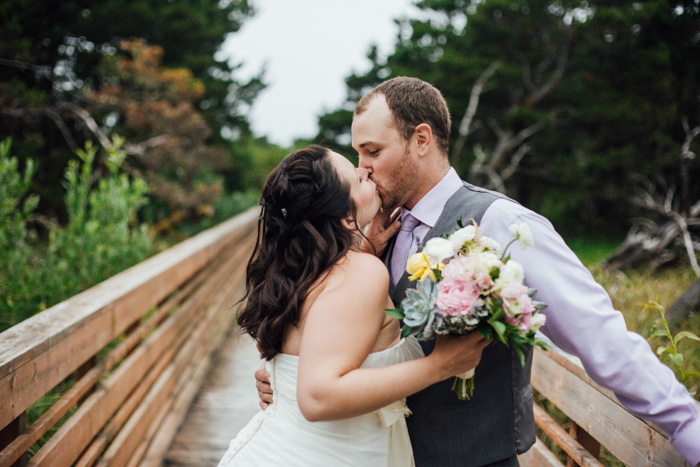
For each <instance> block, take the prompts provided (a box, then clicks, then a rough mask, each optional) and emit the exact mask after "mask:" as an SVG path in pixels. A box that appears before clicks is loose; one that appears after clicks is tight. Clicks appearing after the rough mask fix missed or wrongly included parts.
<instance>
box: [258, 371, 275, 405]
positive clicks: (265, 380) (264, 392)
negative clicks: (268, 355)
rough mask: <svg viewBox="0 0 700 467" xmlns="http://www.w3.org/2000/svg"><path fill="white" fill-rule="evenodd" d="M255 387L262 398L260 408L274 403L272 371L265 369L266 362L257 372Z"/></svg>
mask: <svg viewBox="0 0 700 467" xmlns="http://www.w3.org/2000/svg"><path fill="white" fill-rule="evenodd" d="M255 388H256V389H257V390H258V397H259V398H260V408H261V409H263V410H265V409H266V408H267V406H268V405H270V404H272V386H270V373H268V372H267V370H266V369H265V362H263V363H262V365H260V368H258V369H257V371H256V372H255Z"/></svg>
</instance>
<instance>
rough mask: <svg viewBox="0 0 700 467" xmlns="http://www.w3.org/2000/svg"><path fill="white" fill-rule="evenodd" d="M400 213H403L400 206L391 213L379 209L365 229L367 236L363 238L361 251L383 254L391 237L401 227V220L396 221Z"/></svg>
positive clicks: (376, 254)
mask: <svg viewBox="0 0 700 467" xmlns="http://www.w3.org/2000/svg"><path fill="white" fill-rule="evenodd" d="M399 213H401V209H399V208H396V209H395V210H394V212H392V213H391V215H389V214H387V213H385V212H384V211H382V210H379V211H378V212H377V214H376V215H375V216H374V218H372V220H371V221H370V222H369V225H368V226H367V228H366V229H365V232H364V234H365V236H366V237H367V238H366V239H365V238H363V239H362V244H361V245H360V251H363V252H365V253H370V254H373V255H375V256H381V255H382V253H383V252H384V250H385V249H386V246H387V244H388V243H389V240H391V237H393V236H394V235H396V234H397V233H398V231H399V229H400V228H401V222H396V219H397V218H398V217H399ZM367 240H369V241H367ZM372 246H374V249H373V248H372Z"/></svg>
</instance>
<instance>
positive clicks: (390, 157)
mask: <svg viewBox="0 0 700 467" xmlns="http://www.w3.org/2000/svg"><path fill="white" fill-rule="evenodd" d="M410 142H411V141H406V140H404V139H403V138H402V137H401V134H400V133H399V131H398V130H397V129H396V127H395V126H394V125H393V124H392V122H391V110H390V109H389V106H388V105H387V103H386V99H385V98H384V96H383V95H381V94H380V95H378V96H377V97H375V98H374V99H373V100H372V101H370V103H369V104H368V105H367V108H366V109H365V111H364V112H362V113H361V114H359V115H355V117H354V118H353V121H352V146H353V148H355V150H356V151H357V154H358V156H359V163H358V166H359V167H360V168H363V169H367V171H368V172H369V177H370V179H371V180H372V181H374V183H376V185H377V190H378V191H379V196H380V197H381V199H382V208H383V209H384V211H385V212H390V211H391V210H393V209H394V208H396V207H399V206H403V205H404V204H406V203H407V202H408V201H409V200H410V198H411V195H412V193H413V191H415V189H416V188H415V187H416V185H417V182H418V168H417V165H416V159H415V155H414V154H412V153H411V151H410V149H409V148H410Z"/></svg>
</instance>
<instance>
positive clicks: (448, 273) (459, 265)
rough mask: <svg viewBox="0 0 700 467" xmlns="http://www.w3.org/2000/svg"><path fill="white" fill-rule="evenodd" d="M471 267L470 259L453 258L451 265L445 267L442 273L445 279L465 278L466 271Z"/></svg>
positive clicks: (462, 257)
mask: <svg viewBox="0 0 700 467" xmlns="http://www.w3.org/2000/svg"><path fill="white" fill-rule="evenodd" d="M468 265H469V258H466V257H464V256H457V257H455V258H453V259H452V260H451V261H450V262H449V263H447V264H446V265H445V268H444V269H443V270H442V271H441V272H440V274H441V275H442V277H443V281H444V280H445V279H457V278H464V277H466V276H465V271H466V269H467V267H468Z"/></svg>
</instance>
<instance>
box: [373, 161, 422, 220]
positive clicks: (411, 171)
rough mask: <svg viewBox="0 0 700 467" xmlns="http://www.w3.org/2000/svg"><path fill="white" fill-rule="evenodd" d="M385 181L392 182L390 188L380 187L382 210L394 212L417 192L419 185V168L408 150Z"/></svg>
mask: <svg viewBox="0 0 700 467" xmlns="http://www.w3.org/2000/svg"><path fill="white" fill-rule="evenodd" d="M385 181H386V182H387V183H388V182H392V183H391V185H389V186H384V187H380V190H379V195H380V197H381V199H382V210H383V211H384V212H392V211H393V210H394V209H396V208H397V207H401V206H403V205H404V204H405V203H406V202H408V199H409V197H410V193H411V192H412V191H413V190H415V188H416V184H417V183H418V166H417V165H416V163H415V161H414V160H413V159H412V158H411V155H410V154H409V152H408V148H406V149H405V152H404V154H403V156H402V158H401V162H400V163H399V164H397V166H396V169H395V170H394V171H393V172H392V173H391V174H389V176H387V177H385Z"/></svg>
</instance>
